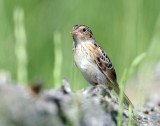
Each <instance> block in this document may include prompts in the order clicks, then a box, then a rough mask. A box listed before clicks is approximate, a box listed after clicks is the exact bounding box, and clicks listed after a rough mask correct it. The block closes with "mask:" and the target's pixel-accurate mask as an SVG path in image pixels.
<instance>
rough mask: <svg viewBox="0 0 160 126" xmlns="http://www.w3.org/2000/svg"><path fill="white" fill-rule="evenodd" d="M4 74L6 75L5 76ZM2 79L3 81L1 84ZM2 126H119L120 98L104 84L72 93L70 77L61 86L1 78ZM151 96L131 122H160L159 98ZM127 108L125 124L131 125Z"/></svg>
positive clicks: (139, 125)
mask: <svg viewBox="0 0 160 126" xmlns="http://www.w3.org/2000/svg"><path fill="white" fill-rule="evenodd" d="M1 75H2V74H0V79H1V78H2V77H1ZM4 75H5V74H3V78H5V77H4ZM2 82H3V84H2ZM0 96H1V98H0V126H22V125H23V126H116V125H117V119H118V110H119V101H118V99H117V98H116V97H115V96H113V95H111V94H110V91H109V90H106V88H105V87H104V86H96V87H93V86H90V87H87V88H85V89H82V90H80V91H77V92H72V91H71V89H70V85H69V82H68V80H67V79H64V80H63V85H62V87H61V88H60V89H50V90H43V89H41V86H40V84H39V83H38V84H37V83H36V85H35V86H32V87H25V86H20V85H16V84H14V83H13V82H11V81H1V80H0ZM157 100H158V99H156V98H155V99H154V98H149V99H148V100H147V103H146V106H145V107H143V108H141V109H137V108H135V109H134V110H133V113H134V116H133V117H132V120H131V122H132V125H137V126H156V125H157V126H158V125H160V115H159V114H160V101H157ZM128 118H129V117H128V108H127V107H125V108H124V110H123V112H122V125H123V126H127V125H128Z"/></svg>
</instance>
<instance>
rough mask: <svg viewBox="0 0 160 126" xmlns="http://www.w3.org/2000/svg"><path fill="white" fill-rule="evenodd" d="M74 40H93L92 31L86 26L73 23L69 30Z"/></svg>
mask: <svg viewBox="0 0 160 126" xmlns="http://www.w3.org/2000/svg"><path fill="white" fill-rule="evenodd" d="M70 33H71V34H72V36H73V39H74V41H75V42H85V41H87V40H94V36H93V33H92V31H91V30H90V28H89V27H88V26H85V25H75V26H74V27H73V28H72V31H71V32H70Z"/></svg>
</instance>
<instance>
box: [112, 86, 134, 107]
mask: <svg viewBox="0 0 160 126" xmlns="http://www.w3.org/2000/svg"><path fill="white" fill-rule="evenodd" d="M111 85H112V86H111V87H112V88H113V89H114V91H115V92H116V93H117V94H118V95H120V88H119V85H118V83H116V84H111ZM123 97H124V102H125V103H126V104H127V106H129V105H131V106H132V108H134V105H133V104H132V102H131V101H130V100H129V98H128V97H127V95H126V94H125V93H124V92H123Z"/></svg>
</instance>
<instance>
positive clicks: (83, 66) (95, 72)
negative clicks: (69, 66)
mask: <svg viewBox="0 0 160 126" xmlns="http://www.w3.org/2000/svg"><path fill="white" fill-rule="evenodd" d="M79 48H81V47H77V49H76V50H75V53H74V55H73V57H74V61H75V64H76V65H77V67H78V68H79V69H80V71H81V73H82V74H83V76H84V78H85V79H86V80H87V81H88V82H89V83H90V84H92V85H97V84H106V83H107V79H106V77H105V75H104V74H103V73H102V72H101V71H100V70H99V68H98V66H97V64H95V62H94V59H93V56H92V55H89V53H86V51H85V50H83V49H79Z"/></svg>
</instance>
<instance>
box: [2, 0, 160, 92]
mask: <svg viewBox="0 0 160 126" xmlns="http://www.w3.org/2000/svg"><path fill="white" fill-rule="evenodd" d="M18 8H19V9H18ZM17 10H18V11H17ZM19 13H22V14H24V15H23V16H22V20H21V19H20V18H15V17H16V16H15V15H18V14H19ZM14 18H15V19H14ZM19 20H21V21H20V22H19ZM21 23H22V24H21ZM76 24H85V25H87V26H89V27H90V28H91V29H92V31H93V33H94V36H95V38H96V40H97V41H98V43H99V44H100V45H101V46H102V47H103V49H104V50H105V51H106V52H107V53H108V55H109V57H110V59H111V61H112V63H113V65H114V67H115V69H116V72H117V76H118V81H120V80H121V77H122V73H123V71H124V69H125V68H128V67H129V66H130V65H131V64H132V61H133V60H134V58H135V57H137V56H138V55H140V54H141V53H143V52H146V53H147V56H146V59H144V61H143V63H142V65H140V66H139V67H136V68H135V71H138V69H140V68H142V66H145V65H144V64H146V66H150V65H151V64H150V65H148V63H150V62H152V65H151V66H155V65H156V63H157V62H158V60H159V58H160V44H159V43H160V38H159V36H160V30H159V28H160V1H159V0H99V1H93V0H88V1H86V0H67V1H66V0H0V68H1V69H5V70H8V71H10V72H11V75H12V78H13V79H14V80H17V78H18V77H17V68H18V63H17V62H18V61H17V56H16V54H15V50H16V49H17V48H16V41H19V40H21V39H18V38H16V35H15V34H16V33H15V31H16V29H18V28H20V29H21V28H22V31H23V32H24V34H22V40H24V41H25V42H26V45H25V46H24V49H25V48H26V56H25V57H26V60H25V61H26V71H27V76H28V77H27V83H29V82H31V81H32V80H33V79H34V78H35V77H41V78H42V79H43V81H44V84H45V85H44V87H46V88H51V87H54V86H55V87H58V86H60V84H61V80H62V78H63V77H67V78H68V79H69V82H70V84H71V87H72V89H80V88H83V87H86V86H88V85H89V84H88V83H87V82H86V81H85V80H84V78H83V76H82V75H81V73H80V71H79V70H78V69H77V68H76V66H75V65H74V63H73V59H72V43H73V40H72V36H71V35H70V33H69V32H70V31H71V29H72V27H73V26H74V25H76ZM20 33H21V31H19V32H17V34H18V37H21V34H20ZM23 37H24V39H23ZM25 38H26V40H25ZM17 39H18V40H17ZM56 41H58V44H56ZM56 45H57V46H56ZM55 46H56V48H55ZM55 50H57V51H55ZM61 52H62V55H61ZM22 57H23V56H22ZM58 57H59V58H60V59H58ZM61 58H62V60H61ZM55 60H58V61H55ZM22 63H23V62H22ZM144 69H146V68H144ZM54 70H57V71H54ZM59 70H60V71H59ZM20 72H21V71H20ZM53 73H54V74H53ZM56 73H58V74H60V75H57V76H58V77H55V76H56V75H55V74H56ZM135 73H136V72H135ZM20 75H21V74H20ZM133 75H135V74H132V76H133ZM55 82H56V83H57V84H56V83H55Z"/></svg>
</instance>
